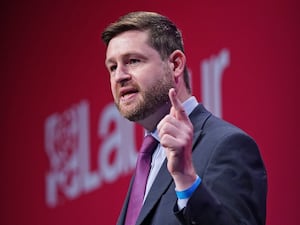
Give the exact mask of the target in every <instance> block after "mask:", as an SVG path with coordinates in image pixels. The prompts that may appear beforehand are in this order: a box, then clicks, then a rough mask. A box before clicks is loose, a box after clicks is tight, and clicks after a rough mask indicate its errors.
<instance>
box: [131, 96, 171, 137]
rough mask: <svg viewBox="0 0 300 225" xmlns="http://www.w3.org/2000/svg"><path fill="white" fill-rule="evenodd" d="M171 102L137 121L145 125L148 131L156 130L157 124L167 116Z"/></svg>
mask: <svg viewBox="0 0 300 225" xmlns="http://www.w3.org/2000/svg"><path fill="white" fill-rule="evenodd" d="M170 108H171V104H170V102H167V103H166V104H165V105H163V106H161V107H160V108H159V109H158V110H156V111H155V112H154V113H152V114H151V115H150V116H148V117H147V118H145V119H143V120H140V121H137V123H138V124H140V125H141V126H142V127H144V128H145V129H146V130H147V131H150V132H152V131H154V130H155V129H156V126H157V124H158V123H159V121H161V120H162V118H164V117H165V115H167V114H168V113H169V112H170Z"/></svg>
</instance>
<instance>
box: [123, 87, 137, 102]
mask: <svg viewBox="0 0 300 225" xmlns="http://www.w3.org/2000/svg"><path fill="white" fill-rule="evenodd" d="M137 93H138V90H137V89H135V88H123V89H122V90H121V91H120V99H121V101H127V100H130V99H132V98H133V97H134V96H135V95H136V94H137Z"/></svg>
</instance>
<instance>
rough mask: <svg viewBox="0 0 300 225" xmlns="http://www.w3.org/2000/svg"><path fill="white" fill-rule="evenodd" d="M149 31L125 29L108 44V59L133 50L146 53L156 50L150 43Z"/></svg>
mask: <svg viewBox="0 0 300 225" xmlns="http://www.w3.org/2000/svg"><path fill="white" fill-rule="evenodd" d="M148 40H149V33H148V32H147V31H138V30H130V31H125V32H123V33H121V34H119V35H117V36H115V37H114V38H112V39H111V40H110V42H109V44H108V46H107V50H106V60H110V59H112V58H115V57H117V56H120V55H125V54H127V55H128V54H130V53H132V52H137V53H139V52H140V53H144V54H146V53H147V52H149V51H155V50H154V49H153V48H152V47H151V46H150V45H149V41H148Z"/></svg>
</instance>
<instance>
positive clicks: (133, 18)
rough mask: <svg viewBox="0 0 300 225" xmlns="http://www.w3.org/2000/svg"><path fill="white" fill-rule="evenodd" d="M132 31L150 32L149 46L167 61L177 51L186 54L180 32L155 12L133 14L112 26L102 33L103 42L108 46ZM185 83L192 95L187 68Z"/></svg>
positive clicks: (170, 22)
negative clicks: (112, 40)
mask: <svg viewBox="0 0 300 225" xmlns="http://www.w3.org/2000/svg"><path fill="white" fill-rule="evenodd" d="M130 30H139V31H148V33H149V40H148V41H149V42H148V43H149V45H150V46H151V47H152V48H154V49H155V50H156V51H157V52H158V53H159V54H160V56H161V58H162V59H166V58H167V57H168V56H169V55H170V54H171V53H172V52H174V51H175V50H180V51H182V52H184V46H183V39H182V35H181V32H180V30H179V29H178V28H177V27H176V25H175V24H174V23H173V22H172V21H171V20H169V19H168V18H167V17H165V16H163V15H160V14H158V13H155V12H143V11H140V12H131V13H129V14H126V15H124V16H123V17H121V18H119V20H117V21H116V22H115V23H112V24H110V25H109V26H108V27H107V28H106V29H105V30H104V32H103V33H102V40H103V42H104V43H105V44H106V45H108V44H109V42H110V41H111V39H112V38H114V37H116V36H117V35H119V34H121V33H123V32H125V31H130ZM184 82H185V86H186V88H187V90H188V92H189V93H191V87H190V79H189V74H188V70H187V67H186V66H185V69H184Z"/></svg>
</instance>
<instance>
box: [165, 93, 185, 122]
mask: <svg viewBox="0 0 300 225" xmlns="http://www.w3.org/2000/svg"><path fill="white" fill-rule="evenodd" d="M169 98H170V101H171V104H172V109H171V114H173V115H174V114H175V116H176V118H177V119H186V118H187V115H186V113H185V110H184V108H183V106H182V104H181V102H180V100H179V99H178V97H177V93H176V91H175V89H174V88H171V89H170V90H169Z"/></svg>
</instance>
